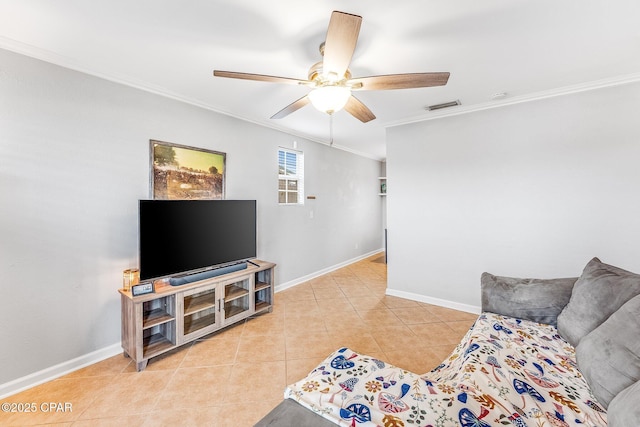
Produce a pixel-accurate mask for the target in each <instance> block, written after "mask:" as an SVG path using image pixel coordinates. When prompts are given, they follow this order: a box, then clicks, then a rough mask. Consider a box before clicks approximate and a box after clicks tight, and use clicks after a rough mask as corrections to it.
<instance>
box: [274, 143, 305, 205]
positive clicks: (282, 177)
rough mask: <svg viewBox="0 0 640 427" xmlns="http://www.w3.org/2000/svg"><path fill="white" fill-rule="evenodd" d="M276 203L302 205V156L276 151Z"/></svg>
mask: <svg viewBox="0 0 640 427" xmlns="http://www.w3.org/2000/svg"><path fill="white" fill-rule="evenodd" d="M278 203H280V204H281V205H302V204H304V154H302V152H300V151H294V150H289V149H286V148H279V149H278Z"/></svg>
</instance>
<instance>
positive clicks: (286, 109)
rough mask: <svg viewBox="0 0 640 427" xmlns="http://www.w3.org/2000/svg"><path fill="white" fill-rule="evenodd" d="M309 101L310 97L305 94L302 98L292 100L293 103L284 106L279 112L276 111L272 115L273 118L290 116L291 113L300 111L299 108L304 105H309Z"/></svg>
mask: <svg viewBox="0 0 640 427" xmlns="http://www.w3.org/2000/svg"><path fill="white" fill-rule="evenodd" d="M309 102H310V101H309V97H308V96H307V95H305V96H303V97H302V98H300V99H298V100H297V101H294V102H292V103H291V104H289V105H287V106H286V107H284V108H283V109H282V110H280V111H278V112H277V113H275V114H274V115H273V116H271V118H272V119H282V118H283V117H286V116H288V115H289V114H291V113H293V112H294V111H298V110H299V109H301V108H302V107H304V106H305V105H307V104H308V103H309Z"/></svg>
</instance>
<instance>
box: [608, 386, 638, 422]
mask: <svg viewBox="0 0 640 427" xmlns="http://www.w3.org/2000/svg"><path fill="white" fill-rule="evenodd" d="M608 409H609V410H608V411H607V421H608V423H609V424H608V425H609V427H629V426H635V425H638V420H640V381H638V382H636V383H635V384H633V385H631V386H629V387H627V388H625V389H624V390H622V391H621V392H620V393H619V394H618V395H617V396H616V397H615V398H614V399H613V400H612V401H611V404H610V405H609V408H608Z"/></svg>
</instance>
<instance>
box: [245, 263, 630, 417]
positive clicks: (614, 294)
mask: <svg viewBox="0 0 640 427" xmlns="http://www.w3.org/2000/svg"><path fill="white" fill-rule="evenodd" d="M481 294H482V311H483V314H482V315H481V316H480V317H479V320H478V322H476V325H474V327H472V328H471V330H470V331H469V333H468V334H467V336H466V337H465V339H463V342H462V343H461V344H460V345H459V346H458V348H457V349H456V351H455V352H454V353H453V355H452V357H450V358H449V359H447V360H446V361H445V362H447V363H448V364H447V363H445V362H443V365H441V366H440V367H439V368H437V369H435V370H434V371H432V373H431V376H429V375H430V374H424V375H423V376H422V377H419V376H415V375H414V374H412V373H407V372H406V371H402V372H403V375H407V376H411V375H414V376H415V378H420V382H422V381H423V380H425V379H426V383H427V385H429V384H430V382H431V380H432V379H433V378H437V379H438V380H440V379H441V378H444V380H449V379H453V378H455V379H456V382H451V381H449V382H448V383H447V382H445V383H446V384H447V385H450V384H454V385H455V387H459V388H460V390H463V389H462V387H468V384H464V385H463V384H461V383H460V382H459V374H462V372H457V371H456V369H458V368H457V367H458V366H460V369H463V368H462V366H464V365H460V364H457V365H456V363H458V362H459V361H460V360H462V359H463V358H469V359H471V360H472V361H473V362H474V363H475V366H474V369H475V368H478V367H480V368H484V365H483V363H484V360H485V359H486V356H481V357H476V355H475V353H473V351H474V350H472V348H476V349H477V348H478V346H477V345H476V344H475V343H480V345H481V346H482V341H481V338H482V337H483V336H490V339H489V338H488V341H487V342H489V343H490V344H487V347H486V348H487V349H489V351H491V350H490V347H491V346H492V345H497V346H499V347H500V348H502V347H510V346H512V347H514V348H517V347H518V346H519V345H522V344H521V343H519V342H518V340H519V339H521V338H522V337H518V334H511V331H508V332H509V333H500V331H505V329H509V328H511V329H512V330H515V331H517V332H518V333H521V334H524V335H529V334H533V335H537V334H538V330H540V331H541V332H540V337H541V338H543V339H546V340H547V342H549V343H550V342H551V341H552V340H557V341H558V342H556V344H557V343H559V344H560V348H561V349H563V350H561V351H564V350H566V356H565V355H559V356H560V357H561V359H560V360H564V359H565V358H566V361H567V364H566V365H563V368H564V370H563V369H558V370H557V372H564V371H565V370H566V371H571V375H570V376H572V377H573V380H575V379H576V378H577V379H579V380H580V381H582V382H583V383H584V380H586V385H585V386H584V387H586V389H587V393H586V397H585V396H584V395H583V396H581V397H580V399H576V401H575V403H576V404H583V403H585V402H586V405H588V406H589V407H587V406H583V407H582V411H581V409H580V408H579V407H575V408H574V406H575V405H574V403H572V402H569V404H568V408H569V409H567V410H568V411H569V412H571V414H572V415H571V416H569V414H566V415H567V416H566V418H565V417H564V416H560V414H556V415H558V416H560V417H559V418H558V417H557V416H554V415H553V414H549V413H547V421H549V425H563V426H564V425H566V426H571V425H576V426H578V425H580V426H585V425H587V426H605V425H607V419H608V425H610V426H613V427H621V426H623V427H631V426H637V425H640V275H638V274H634V273H631V272H629V271H625V270H622V269H620V268H617V267H614V266H611V265H608V264H605V263H603V262H601V261H600V260H599V259H597V258H594V259H592V260H591V261H589V263H588V264H587V265H586V267H585V268H584V270H583V272H582V275H581V276H580V277H573V278H563V279H519V278H509V277H502V276H495V275H492V274H489V273H483V274H482V277H481ZM495 315H498V317H496V316H495ZM492 316H493V317H492ZM498 318H499V319H504V320H505V323H504V324H503V325H502V326H498V329H495V328H496V323H495V320H493V319H498ZM487 320H489V322H494V323H493V328H494V329H495V331H493V329H492V328H490V327H489V328H487V327H486V325H485V326H482V324H483V323H482V322H483V321H484V322H485V323H486V322H487ZM489 324H491V323H489ZM479 325H480V326H479ZM504 325H506V327H505V326H504ZM536 325H539V327H538V326H536ZM520 326H522V328H520ZM474 328H476V329H478V330H477V331H474ZM482 328H483V329H482ZM527 328H528V329H527ZM487 331H489V333H488V332H487ZM496 331H498V332H496ZM527 331H528V332H527ZM491 332H495V333H491ZM509 334H511V335H509ZM471 343H474V344H471ZM472 345H473V346H475V347H472ZM533 345H534V353H536V351H535V347H536V346H538V345H539V344H538V343H534V344H533ZM549 345H551V344H549ZM540 347H541V348H542V347H545V344H544V342H542V343H541V344H540ZM529 348H531V347H529ZM556 348H558V347H556ZM482 352H483V347H480V349H479V350H477V351H476V353H482ZM338 353H341V354H347V353H349V351H348V349H340V350H339V352H338ZM521 353H523V356H522V357H524V359H526V358H527V357H529V359H531V360H528V361H527V360H524V359H522V357H521V358H520V361H519V362H520V363H521V364H522V365H523V366H525V365H524V364H525V363H526V364H528V365H527V366H531V365H533V366H536V368H538V367H540V369H542V368H541V365H539V364H536V360H537V361H538V362H540V360H541V359H540V354H537V355H534V354H526V352H524V351H523V352H521ZM556 353H557V351H556ZM336 354H337V353H335V354H333V355H331V356H330V358H329V359H327V360H326V361H324V362H323V364H321V366H320V367H321V368H322V369H321V370H326V369H329V368H327V367H325V366H326V365H327V363H330V361H331V360H332V358H335V357H337V358H342V359H341V360H344V357H343V356H342V355H338V356H336ZM349 354H351V353H349ZM353 354H355V353H353ZM515 354H517V355H518V356H520V353H515ZM461 355H464V357H461ZM356 356H357V355H356ZM353 357H354V359H353V360H354V361H355V363H360V364H361V366H363V367H365V368H366V369H369V370H374V371H375V370H376V369H377V368H376V366H374V365H373V362H375V364H376V365H377V367H378V368H380V366H381V364H382V365H384V363H383V362H381V361H377V360H375V359H371V358H367V357H359V358H355V356H353ZM474 357H476V359H474ZM536 357H537V359H536ZM372 361H373V362H372ZM452 361H453V362H452ZM540 363H542V362H540ZM576 363H577V366H575V365H576ZM494 364H495V361H494V363H493V364H492V365H491V366H489V365H486V368H487V375H486V377H488V378H490V377H491V376H490V374H489V373H488V372H492V374H493V376H495V379H496V380H498V381H499V382H500V378H499V377H500V375H502V378H507V377H512V376H513V375H515V376H517V375H519V374H518V373H517V370H514V372H512V373H508V372H507V374H506V375H505V373H504V372H502V371H498V373H499V374H500V375H496V372H495V371H493V369H494V366H493V365H494ZM545 366H546V365H545ZM549 366H551V365H549ZM338 367H339V366H338ZM514 367H515V368H519V366H518V365H517V364H515V365H514ZM574 367H576V368H577V369H576V370H574V369H573V368H574ZM465 368H466V367H465ZM503 368H505V366H503ZM385 369H387V370H389V369H391V370H393V369H396V370H398V372H400V371H401V370H400V368H395V367H392V366H387V367H385ZM482 370H483V371H484V369H482ZM317 371H318V370H317V369H316V370H314V371H312V372H311V373H310V376H309V377H308V378H307V379H306V380H309V381H311V380H313V379H314V378H316V379H317V378H318V375H319V373H318V372H317ZM503 371H504V369H503ZM380 372H381V371H378V372H377V373H376V374H375V375H380ZM443 372H444V373H443ZM557 372H555V371H554V375H555V379H558V376H559V375H560V376H562V375H563V374H558V373H557ZM323 373H326V372H323ZM530 373H531V371H529V373H527V375H529V374H530ZM436 374H437V375H436ZM476 374H479V372H478V373H473V374H467V375H466V376H467V377H468V378H467V380H469V381H470V383H471V384H476V383H477V381H483V378H484V377H483V374H480V376H477V377H473V376H474V375H476ZM314 375H315V377H314ZM434 375H435V376H434ZM438 375H440V376H438ZM545 375H546V374H545ZM567 375H569V374H567ZM445 377H446V378H445ZM456 377H458V378H456ZM469 378H470V379H469ZM531 378H532V379H535V378H533V377H531ZM521 379H525V380H526V379H527V377H526V376H524V375H523V376H522V378H521ZM538 380H539V381H545V379H544V378H542V379H541V378H538ZM302 381H305V379H303V380H302ZM363 381H364V379H363ZM434 381H435V380H434ZM469 381H468V382H469ZM514 381H520V380H518V379H517V378H516V380H514ZM520 382H522V381H520ZM561 382H562V381H561ZM502 383H504V382H502ZM301 384H302V382H301ZM416 384H417V382H416ZM456 384H457V385H456ZM514 384H515V382H514ZM540 384H543V385H544V382H542V383H540ZM430 385H431V386H433V384H430ZM399 386H400V384H399ZM431 388H432V389H434V388H435V387H431ZM491 388H492V387H489V390H491ZM538 388H539V389H540V387H538ZM295 390H296V387H295V384H294V385H292V386H290V387H289V388H288V389H287V394H286V395H287V396H288V397H291V398H289V399H285V400H284V401H283V402H282V403H281V404H280V405H278V406H277V407H276V408H275V409H274V410H273V411H271V412H270V413H269V414H268V415H267V416H266V417H264V418H263V419H262V420H261V421H260V422H258V424H256V425H257V426H260V427H262V426H293V425H295V426H308V427H329V426H332V425H335V424H336V423H340V425H352V424H353V423H355V421H354V420H355V419H356V418H355V415H354V416H353V417H354V418H352V419H351V421H349V418H348V416H350V415H349V414H347V413H346V412H345V414H346V415H345V416H343V418H344V419H340V418H339V417H335V416H334V418H332V416H331V411H332V409H331V408H329V406H330V405H328V404H327V407H322V405H319V406H317V407H316V403H314V404H313V405H311V406H309V405H306V406H308V408H307V407H304V406H303V405H302V404H300V403H304V402H303V401H302V400H301V399H300V397H304V396H306V394H305V393H303V392H300V391H298V392H297V394H296V393H295ZM541 390H542V389H541ZM436 391H437V390H436ZM464 391H465V392H464V393H463V394H464V396H465V404H468V402H466V400H467V395H468V393H467V391H468V390H467V389H464ZM544 391H546V390H544ZM354 393H356V391H354ZM405 393H406V391H405ZM483 393H485V391H484V390H483ZM497 393H498V392H497V391H496V396H489V397H490V400H495V401H496V402H497V401H498V397H497ZM512 393H513V390H512ZM518 393H520V391H518ZM434 394H435V393H434ZM551 395H552V396H554V395H553V394H551ZM294 396H297V398H293V397H294ZM484 396H486V394H485V395H484ZM523 396H526V393H524V395H523ZM358 397H360V396H358ZM425 397H426V395H425ZM503 397H504V396H503ZM517 397H518V398H520V396H517ZM534 397H535V396H534ZM555 397H557V393H556V395H555ZM436 398H439V397H438V396H436V397H434V399H436ZM523 398H524V397H523ZM474 399H475V397H474ZM591 399H593V400H591ZM296 400H298V401H299V403H298V402H296ZM441 400H442V401H443V402H447V406H449V407H450V406H451V403H452V401H451V400H450V399H449V396H446V397H443V398H441ZM547 400H548V401H549V398H548V397H547ZM317 401H319V399H317V398H314V402H317ZM331 401H332V402H333V397H332V398H331ZM434 402H436V400H432V401H431V404H430V405H431V407H432V408H433V407H434ZM470 402H471V400H470ZM455 403H456V404H459V403H460V402H455ZM503 403H505V405H504V407H507V406H509V405H514V402H507V401H504V400H503ZM437 404H439V403H436V404H435V405H436V406H437ZM523 404H524V406H526V405H527V403H526V402H524V401H523ZM572 405H573V406H572ZM374 406H375V405H371V411H373V410H374V409H375V408H374ZM521 406H523V405H521ZM529 406H531V405H529ZM360 407H362V405H360ZM513 407H514V408H515V405H514V406H513ZM593 408H595V409H596V411H595V412H594V416H593V417H592V416H586V410H589V409H593ZM310 409H313V410H310ZM471 409H473V408H471ZM481 409H482V408H481ZM507 409H508V408H507ZM605 409H606V413H605ZM333 410H334V412H335V408H334V409H333ZM445 410H446V408H445ZM445 410H443V411H442V412H441V413H440V415H441V417H443V416H444V415H446V414H445ZM344 411H345V410H344V408H342V409H340V413H343V412H344ZM483 411H484V409H483ZM347 412H348V411H347ZM476 412H477V414H480V411H476ZM485 412H486V411H485ZM507 412H508V411H507ZM518 412H520V413H521V414H518V413H516V412H513V413H512V414H511V416H510V417H509V414H508V413H507V414H506V415H505V416H504V417H503V416H502V415H500V418H498V417H497V416H496V417H495V419H494V421H495V423H498V424H501V425H514V426H521V425H527V424H526V423H525V421H524V420H525V419H527V416H528V415H531V413H529V414H526V413H525V412H524V411H518ZM575 413H580V416H581V417H582V418H578V417H576V416H574V415H575ZM319 414H323V416H321V415H319ZM460 414H461V415H460V421H459V422H458V421H457V419H454V418H455V416H449V417H448V418H447V419H448V421H446V422H443V421H442V418H441V420H440V424H438V423H436V419H435V415H436V412H435V411H434V414H433V419H429V417H430V415H428V414H427V415H426V419H424V420H422V421H421V422H420V423H417V422H416V423H413V422H412V421H414V419H410V421H409V422H410V423H411V425H416V426H417V425H420V426H422V425H430V424H433V425H459V424H464V422H467V421H469V420H470V419H471V418H473V417H476V418H475V421H473V422H476V423H477V424H469V425H483V426H484V425H493V424H492V423H487V422H486V421H482V420H481V419H480V418H482V416H479V415H478V416H476V413H474V412H473V411H472V410H470V409H468V408H466V407H465V408H463V409H462V410H460ZM382 415H384V414H382ZM393 415H394V416H396V415H398V414H395V413H394V414H393ZM520 415H522V416H520ZM491 416H494V414H491ZM386 417H389V414H387V415H386ZM391 418H393V417H391ZM463 418H464V419H463ZM488 419H489V418H487V420H488ZM498 419H499V420H500V421H498ZM329 420H332V421H333V422H332V421H329ZM394 420H395V418H394ZM365 421H367V420H364V419H359V420H358V425H361V424H360V423H361V422H362V423H363V424H362V425H375V423H373V418H372V417H370V420H368V421H367V422H365ZM416 421H417V420H416ZM469 422H471V421H469ZM367 423H368V424H367ZM396 425H402V424H400V423H399V422H398V423H397V424H396ZM532 425H533V424H532ZM536 425H537V424H536ZM542 425H547V424H542Z"/></svg>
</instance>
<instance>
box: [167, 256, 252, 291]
mask: <svg viewBox="0 0 640 427" xmlns="http://www.w3.org/2000/svg"><path fill="white" fill-rule="evenodd" d="M246 268H247V263H246V262H239V263H237V264H231V265H226V266H224V267H219V268H214V269H213V270H207V271H203V272H202V273H195V274H189V275H186V276H180V277H172V278H171V279H169V284H170V285H171V286H181V285H186V284H187V283H193V282H197V281H199V280H204V279H209V278H211V277H216V276H222V275H223V274H227V273H233V272H234V271H239V270H244V269H246Z"/></svg>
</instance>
